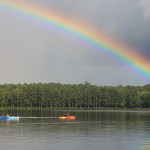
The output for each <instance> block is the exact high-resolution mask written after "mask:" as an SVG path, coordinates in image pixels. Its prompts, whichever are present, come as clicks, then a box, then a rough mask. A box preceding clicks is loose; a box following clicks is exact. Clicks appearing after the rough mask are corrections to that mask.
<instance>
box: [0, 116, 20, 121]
mask: <svg viewBox="0 0 150 150" xmlns="http://www.w3.org/2000/svg"><path fill="white" fill-rule="evenodd" d="M0 120H6V121H7V120H13V121H18V120H19V117H18V116H0Z"/></svg>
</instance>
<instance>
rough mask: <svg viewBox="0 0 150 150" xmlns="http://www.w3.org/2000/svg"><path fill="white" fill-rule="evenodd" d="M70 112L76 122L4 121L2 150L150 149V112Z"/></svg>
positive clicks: (0, 138) (0, 126)
mask: <svg viewBox="0 0 150 150" xmlns="http://www.w3.org/2000/svg"><path fill="white" fill-rule="evenodd" d="M69 112H70V114H72V115H75V116H76V120H74V121H66V120H59V119H58V118H49V119H47V118H46V119H42V118H39V119H31V118H27V119H25V118H22V119H20V120H19V121H9V122H6V121H0V150H54V149H55V150H59V149H60V150H144V147H145V146H148V145H150V111H69ZM0 113H1V115H5V114H6V112H5V111H1V112H0ZM9 113H10V114H11V115H14V116H16V115H17V116H22V117H23V116H24V117H27V116H28V117H30V116H39V117H41V116H43V117H49V116H50V117H57V116H60V115H63V114H64V113H65V111H49V110H43V111H31V110H30V111H9Z"/></svg>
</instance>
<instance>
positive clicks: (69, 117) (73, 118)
mask: <svg viewBox="0 0 150 150" xmlns="http://www.w3.org/2000/svg"><path fill="white" fill-rule="evenodd" d="M59 119H67V120H75V116H60V117H59Z"/></svg>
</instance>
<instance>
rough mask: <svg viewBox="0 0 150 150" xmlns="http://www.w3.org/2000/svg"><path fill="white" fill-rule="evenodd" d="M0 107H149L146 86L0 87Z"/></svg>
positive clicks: (41, 85) (148, 90)
mask: <svg viewBox="0 0 150 150" xmlns="http://www.w3.org/2000/svg"><path fill="white" fill-rule="evenodd" d="M0 107H30V108H32V107H50V108H54V107H63V108H65V107H68V108H101V107H109V108H150V85H149V84H148V85H145V86H116V87H113V86H96V85H91V84H89V83H87V82H86V83H85V84H60V83H43V84H42V83H37V84H35V83H33V84H3V85H0Z"/></svg>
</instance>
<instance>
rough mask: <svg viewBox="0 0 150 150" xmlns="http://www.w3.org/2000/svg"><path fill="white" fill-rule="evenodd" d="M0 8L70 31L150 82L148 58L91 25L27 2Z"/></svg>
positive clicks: (7, 4)
mask: <svg viewBox="0 0 150 150" xmlns="http://www.w3.org/2000/svg"><path fill="white" fill-rule="evenodd" d="M0 11H4V12H7V13H9V14H10V15H11V14H15V15H18V16H21V17H27V18H28V17H29V18H30V19H32V20H35V21H36V22H37V23H40V24H43V25H45V26H47V27H48V28H50V29H52V30H57V31H59V32H63V33H65V34H68V35H69V36H71V37H74V38H76V39H77V40H79V41H81V42H83V43H84V44H86V45H87V46H90V47H91V48H92V49H96V50H99V51H100V52H101V53H104V54H106V55H107V56H108V57H110V58H113V59H115V60H116V61H118V62H119V63H122V64H125V66H127V67H128V68H129V69H130V70H131V71H132V72H134V73H136V74H137V75H139V76H140V77H142V78H143V79H144V80H145V81H146V82H150V62H149V61H148V60H147V59H146V58H144V57H142V56H140V55H139V54H138V53H136V52H135V50H131V49H129V48H127V47H125V46H122V45H121V44H119V43H118V42H117V43H116V42H114V41H113V40H111V39H109V38H107V37H105V36H104V35H103V34H101V33H99V32H98V31H96V30H94V29H92V28H90V27H85V26H84V27H82V25H80V24H79V23H76V22H74V21H73V20H71V19H67V18H66V17H64V16H62V15H61V14H57V13H56V12H55V13H54V12H50V11H47V10H44V9H42V8H38V7H37V6H32V5H31V4H28V3H21V2H16V1H6V0H5V1H0Z"/></svg>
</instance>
